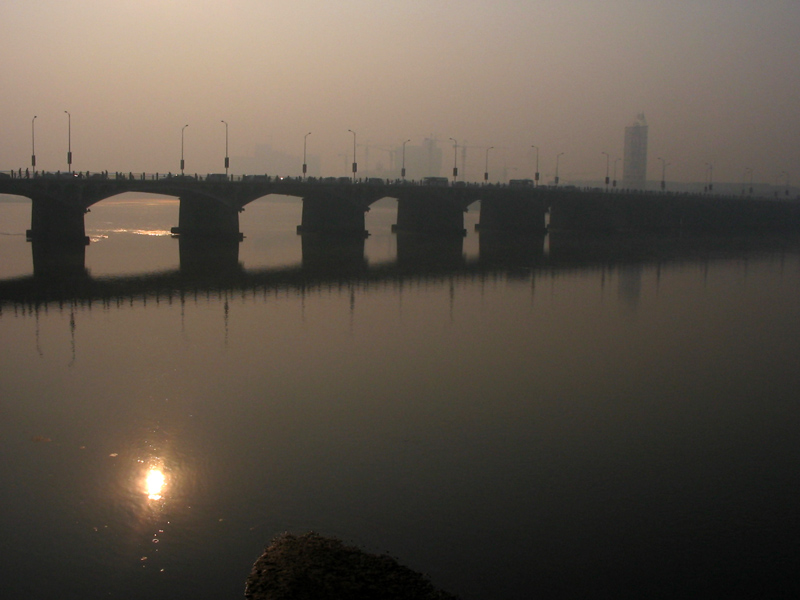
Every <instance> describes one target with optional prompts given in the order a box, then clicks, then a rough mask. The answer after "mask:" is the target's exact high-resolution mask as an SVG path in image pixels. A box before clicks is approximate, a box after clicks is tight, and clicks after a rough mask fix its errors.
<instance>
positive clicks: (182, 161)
mask: <svg viewBox="0 0 800 600" xmlns="http://www.w3.org/2000/svg"><path fill="white" fill-rule="evenodd" d="M188 126H189V124H188V123H187V124H186V125H184V126H183V127H181V175H183V167H184V165H185V164H186V163H185V162H184V160H183V132H184V130H185V129H186V128H187V127H188Z"/></svg>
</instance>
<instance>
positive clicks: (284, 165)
mask: <svg viewBox="0 0 800 600" xmlns="http://www.w3.org/2000/svg"><path fill="white" fill-rule="evenodd" d="M307 161H308V173H307V174H308V176H309V177H319V175H320V159H319V157H318V156H316V155H314V156H312V155H308V157H307ZM231 171H232V172H233V173H235V174H237V175H265V174H267V175H278V176H283V177H285V176H290V177H296V176H298V175H301V174H302V172H303V157H302V156H294V155H291V154H286V153H284V152H280V151H278V150H274V149H273V148H272V146H270V145H269V144H259V145H257V146H256V147H255V152H254V154H253V156H235V157H231Z"/></svg>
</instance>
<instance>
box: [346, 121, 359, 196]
mask: <svg viewBox="0 0 800 600" xmlns="http://www.w3.org/2000/svg"><path fill="white" fill-rule="evenodd" d="M347 131H349V132H350V133H352V134H353V183H355V182H356V172H357V171H358V162H357V161H356V132H355V131H353V130H352V129H348V130H347Z"/></svg>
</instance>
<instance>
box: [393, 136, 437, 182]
mask: <svg viewBox="0 0 800 600" xmlns="http://www.w3.org/2000/svg"><path fill="white" fill-rule="evenodd" d="M436 142H437V140H436V139H434V138H433V137H430V138H425V140H424V141H423V143H422V145H420V146H411V145H408V146H406V179H414V180H420V179H422V178H424V177H438V176H440V175H441V174H442V160H443V153H442V149H441V148H439V146H438V145H437V143H436ZM395 155H396V156H397V157H398V159H401V158H402V148H398V149H397V150H396V151H395ZM398 162H401V160H398ZM401 166H402V165H401ZM398 172H399V169H398Z"/></svg>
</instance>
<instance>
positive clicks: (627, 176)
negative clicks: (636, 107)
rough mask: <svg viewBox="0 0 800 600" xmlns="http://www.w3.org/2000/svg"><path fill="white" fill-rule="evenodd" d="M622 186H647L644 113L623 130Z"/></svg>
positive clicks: (639, 187) (636, 187) (638, 187)
mask: <svg viewBox="0 0 800 600" xmlns="http://www.w3.org/2000/svg"><path fill="white" fill-rule="evenodd" d="M622 168H623V176H622V185H623V186H624V187H627V188H634V189H644V187H645V186H646V184H647V121H645V118H644V113H639V114H638V115H637V116H636V120H635V121H634V122H633V123H632V124H631V125H629V126H628V127H626V128H625V154H624V157H623V161H622Z"/></svg>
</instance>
